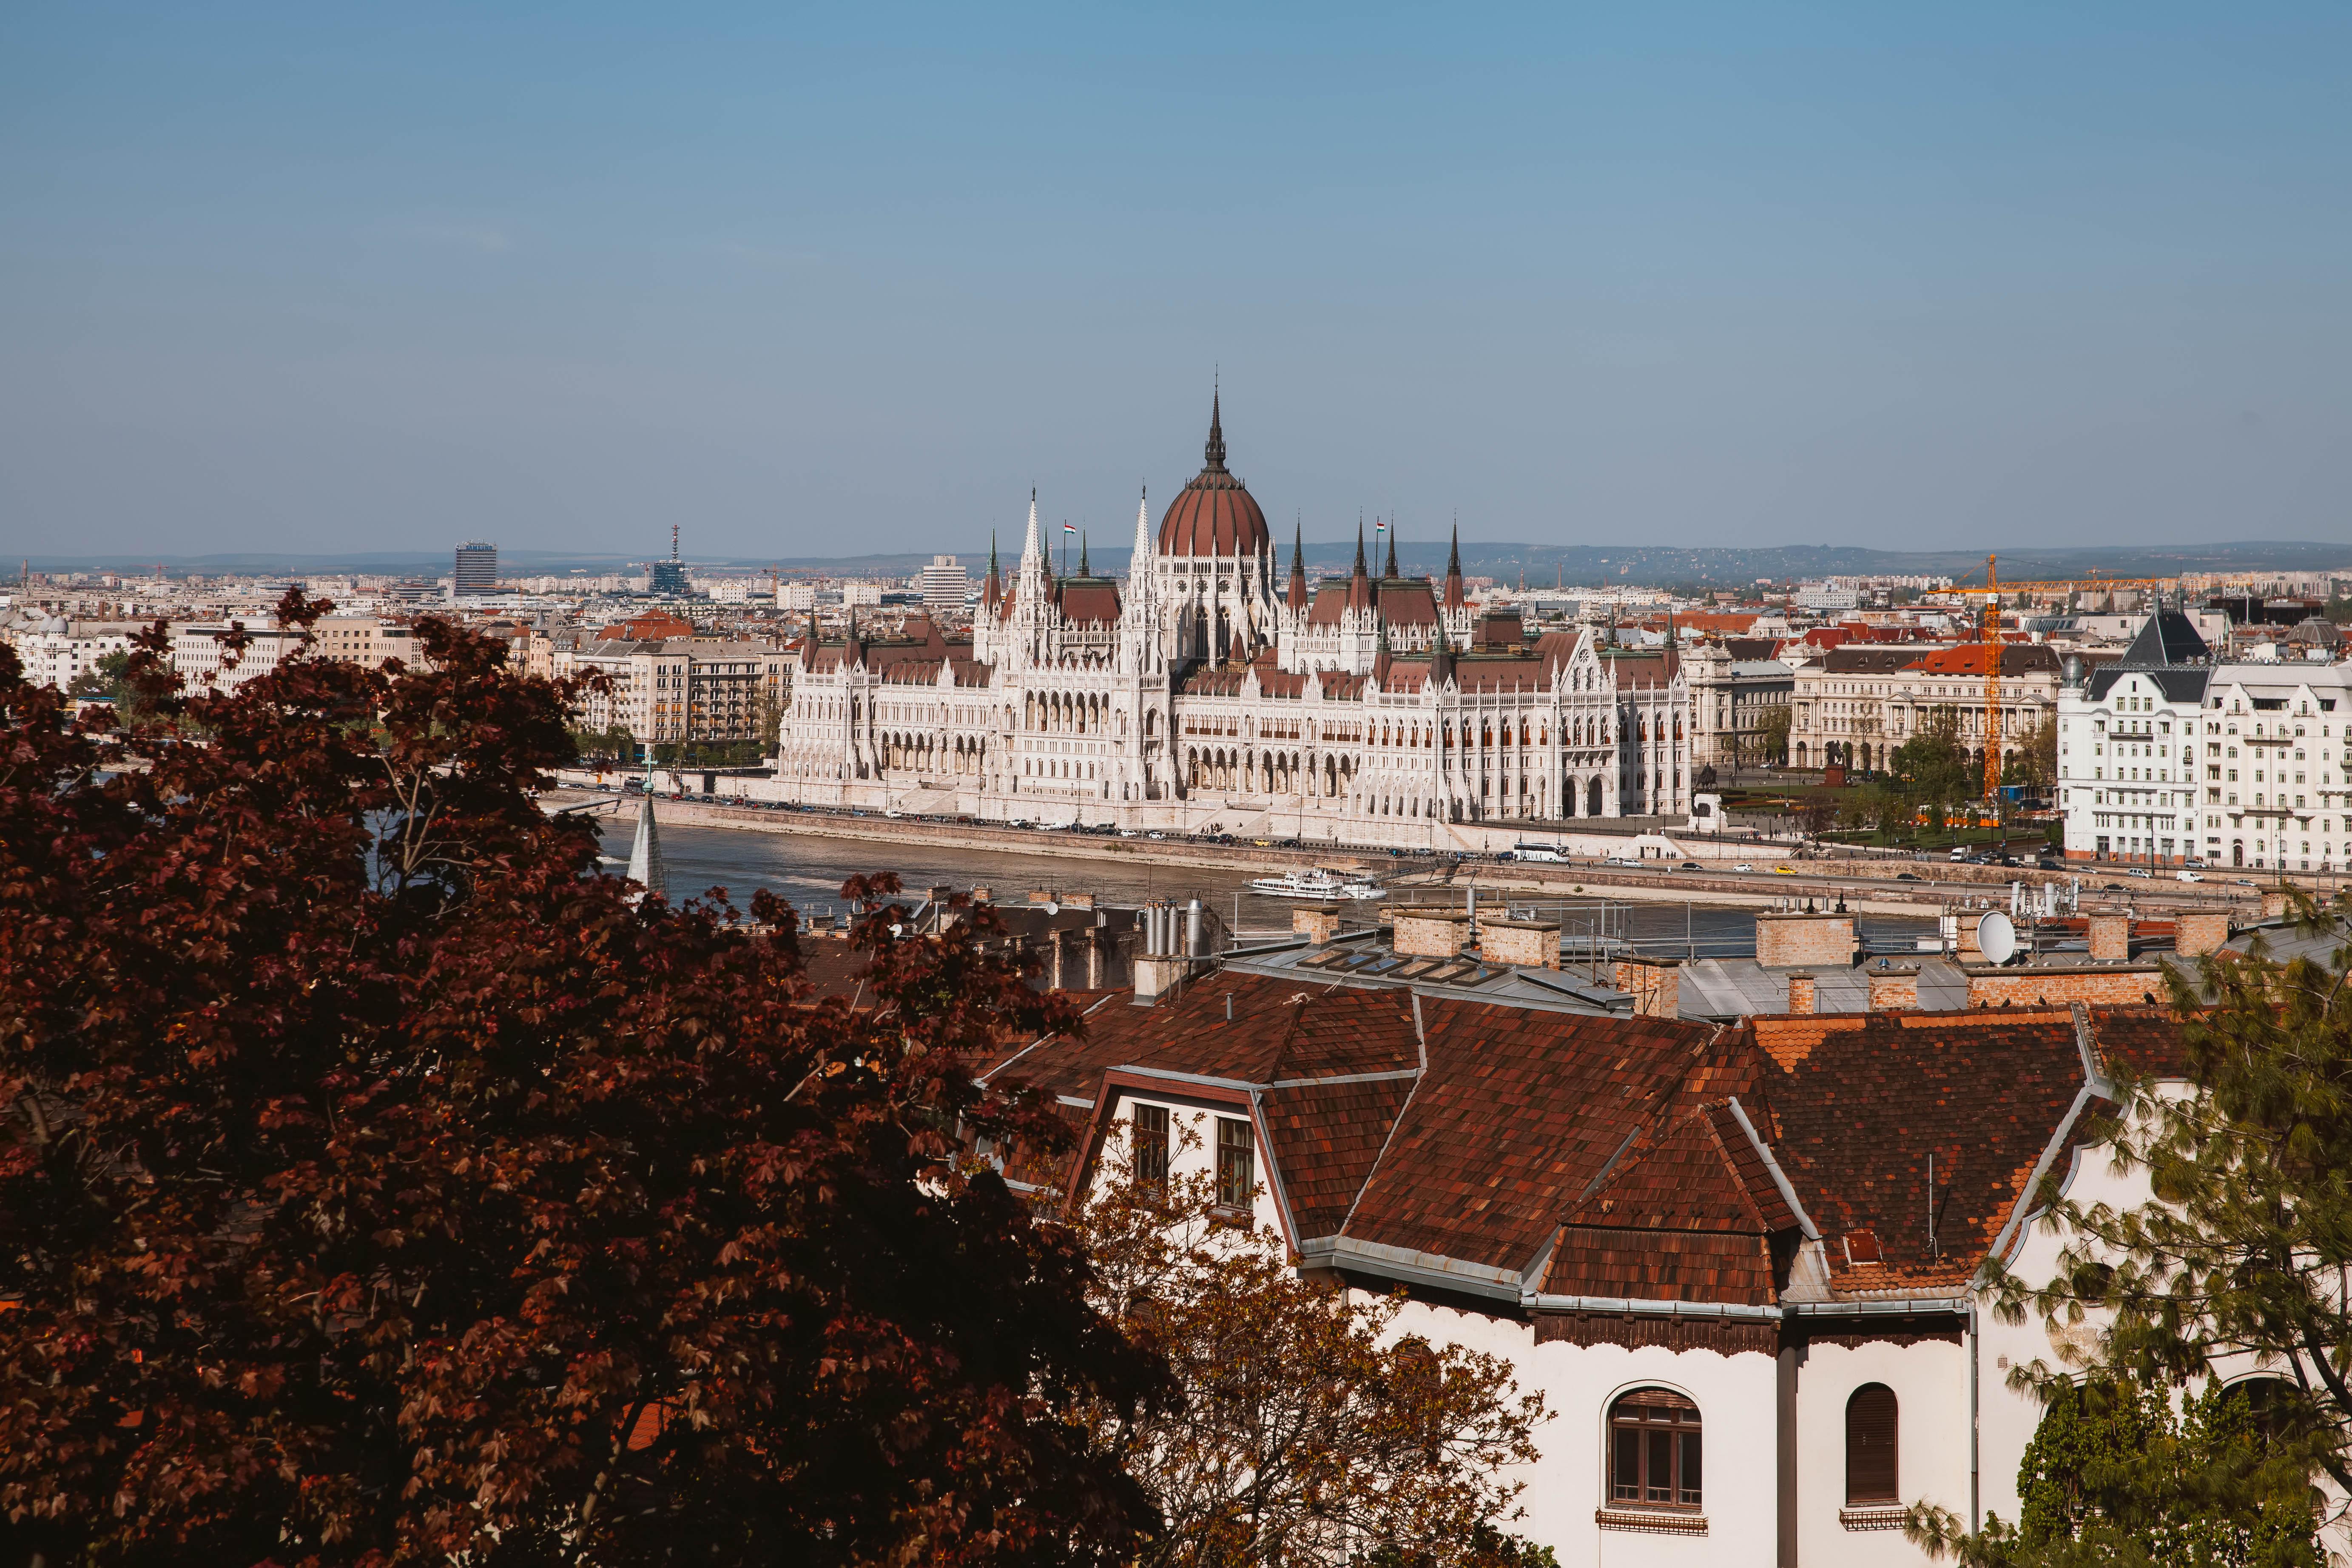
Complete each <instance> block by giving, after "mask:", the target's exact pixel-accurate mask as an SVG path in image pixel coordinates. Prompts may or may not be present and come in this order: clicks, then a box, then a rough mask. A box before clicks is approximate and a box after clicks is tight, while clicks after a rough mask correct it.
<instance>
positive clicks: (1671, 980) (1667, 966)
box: [1616, 957, 1683, 1018]
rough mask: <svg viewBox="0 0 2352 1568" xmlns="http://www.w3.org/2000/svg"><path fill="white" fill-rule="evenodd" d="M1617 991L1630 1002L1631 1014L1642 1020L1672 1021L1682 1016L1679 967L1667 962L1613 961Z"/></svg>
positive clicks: (1679, 965)
mask: <svg viewBox="0 0 2352 1568" xmlns="http://www.w3.org/2000/svg"><path fill="white" fill-rule="evenodd" d="M1616 979H1617V989H1618V990H1620V991H1622V992H1625V993H1627V994H1630V995H1632V997H1633V1011H1634V1013H1635V1014H1636V1015H1637V1016H1641V1017H1644V1018H1675V1017H1679V1016H1681V1015H1682V989H1683V967H1682V965H1681V964H1680V963H1677V962H1676V961H1675V960H1674V959H1671V958H1637V957H1627V958H1621V959H1619V960H1618V961H1617V974H1616Z"/></svg>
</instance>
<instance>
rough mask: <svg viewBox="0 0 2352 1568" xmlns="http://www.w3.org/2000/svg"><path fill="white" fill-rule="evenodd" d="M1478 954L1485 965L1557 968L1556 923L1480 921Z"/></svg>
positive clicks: (1557, 940)
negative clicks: (1499, 964) (1504, 964)
mask: <svg viewBox="0 0 2352 1568" xmlns="http://www.w3.org/2000/svg"><path fill="white" fill-rule="evenodd" d="M1478 952H1479V953H1480V954H1481V955H1482V956H1484V957H1485V959H1486V962H1487V963H1513V964H1517V965H1518V966H1519V967H1520V968H1522V969H1558V968H1559V922H1558V921H1479V922H1478Z"/></svg>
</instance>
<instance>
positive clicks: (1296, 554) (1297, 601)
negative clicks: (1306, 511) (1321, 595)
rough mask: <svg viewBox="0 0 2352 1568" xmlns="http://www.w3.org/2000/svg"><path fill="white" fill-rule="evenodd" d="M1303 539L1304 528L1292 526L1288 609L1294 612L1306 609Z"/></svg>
mask: <svg viewBox="0 0 2352 1568" xmlns="http://www.w3.org/2000/svg"><path fill="white" fill-rule="evenodd" d="M1305 538H1306V531H1305V529H1304V527H1303V526H1300V525H1293V527H1292V529H1291V533H1290V595H1289V597H1290V607H1291V608H1292V609H1294V610H1303V609H1305V608H1306V607H1307V550H1306V546H1305V544H1304V543H1303V541H1304V540H1305Z"/></svg>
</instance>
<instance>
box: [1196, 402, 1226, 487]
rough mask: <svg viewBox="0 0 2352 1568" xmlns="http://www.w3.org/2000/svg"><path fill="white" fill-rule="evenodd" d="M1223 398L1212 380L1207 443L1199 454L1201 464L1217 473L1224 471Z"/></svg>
mask: <svg viewBox="0 0 2352 1568" xmlns="http://www.w3.org/2000/svg"><path fill="white" fill-rule="evenodd" d="M1222 402H1223V390H1222V389H1221V388H1220V387H1218V386H1217V385H1216V384H1215V383H1214V382H1212V383H1211V384H1210V389H1209V444H1208V445H1207V446H1206V447H1203V448H1202V452H1201V456H1202V458H1203V459H1204V461H1203V462H1202V465H1201V466H1202V468H1207V469H1208V470H1209V471H1210V472H1212V473H1218V474H1222V473H1223V472H1224V471H1225V420H1224V413H1223V408H1222V407H1221V406H1220V404H1221V403H1222Z"/></svg>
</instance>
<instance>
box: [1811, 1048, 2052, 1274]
mask: <svg viewBox="0 0 2352 1568" xmlns="http://www.w3.org/2000/svg"><path fill="white" fill-rule="evenodd" d="M1840 1021H1841V1022H1843V1020H1840ZM1858 1023H1859V1026H1858V1027H1848V1028H1839V1029H1830V1030H1823V1031H1822V1032H1821V1033H1820V1034H1819V1036H1818V1037H1817V1038H1816V1040H1815V1043H1814V1044H1813V1045H1812V1047H1811V1049H1810V1050H1809V1051H1808V1052H1806V1053H1804V1054H1803V1055H1802V1056H1801V1057H1799V1058H1797V1059H1795V1060H1794V1062H1793V1063H1792V1065H1791V1066H1790V1067H1789V1068H1787V1069H1786V1070H1785V1072H1784V1075H1783V1077H1782V1078H1781V1079H1780V1081H1779V1082H1778V1083H1776V1084H1774V1085H1772V1086H1771V1089H1770V1094H1771V1100H1772V1106H1773V1110H1774V1113H1775V1118H1776V1121H1777V1122H1778V1125H1779V1135H1778V1137H1777V1138H1776V1139H1775V1140H1774V1142H1773V1157H1774V1158H1775V1159H1776V1160H1778V1161H1779V1162H1780V1168H1781V1170H1782V1171H1783V1172H1785V1173H1787V1174H1788V1176H1789V1179H1790V1183H1791V1184H1793V1185H1794V1186H1795V1188H1796V1190H1797V1198H1798V1201H1799V1203H1801V1205H1803V1206H1804V1209H1805V1212H1806V1213H1807V1214H1808V1215H1811V1218H1812V1220H1813V1222H1814V1224H1815V1225H1817V1226H1820V1228H1821V1231H1822V1238H1823V1240H1824V1241H1825V1242H1826V1243H1827V1244H1828V1252H1829V1261H1830V1268H1831V1279H1832V1284H1833V1285H1834V1286H1836V1287H1837V1288H1838V1289H1897V1288H1907V1289H1916V1288H1923V1287H1924V1288H1932V1289H1956V1288H1958V1287H1959V1286H1961V1285H1963V1284H1965V1283H1966V1281H1967V1280H1968V1279H1969V1276H1971V1275H1972V1274H1973V1273H1974V1272H1975V1270H1976V1268H1977V1266H1978V1265H1979V1263H1980V1262H1981V1261H1982V1260H1983V1258H1984V1256H1985V1253H1986V1251H1987V1249H1988V1248H1990V1246H1991V1244H1992V1242H1993V1239H1994V1237H1996V1235H1997V1234H1998V1233H1999V1231H2000V1227H2001V1226H2002V1225H2003V1224H2005V1223H2006V1222H2007V1221H2008V1218H2009V1215H2010V1214H2011V1210H2012V1209H2013V1208H2014V1206H2015V1205H2016V1202H2017V1199H2018V1196H2019V1194H2021V1193H2022V1192H2023V1191H2024V1190H2025V1185H2026V1184H2027V1182H2028V1181H2029V1180H2030V1179H2031V1177H2032V1170H2033V1166H2034V1163H2035V1162H2036V1161H2037V1160H2039V1159H2040V1157H2041V1155H2042V1150H2043V1149H2044V1148H2046V1147H2047V1146H2048V1144H2049V1142H2050V1139H2051V1135H2052V1134H2053V1132H2054V1131H2056V1129H2057V1128H2058V1126H2059V1125H2060V1123H2061V1122H2062V1121H2063V1120H2064V1118H2065V1116H2066V1114H2067V1112H2068V1111H2069V1110H2071V1109H2072V1108H2073V1105H2074V1098H2075V1095H2076V1094H2077V1092H2078V1091H2079V1090H2080V1089H2082V1087H2083V1083H2084V1076H2083V1060H2082V1055H2081V1052H2080V1051H2079V1049H2078V1048H2077V1047H2076V1044H2075V1038H2074V1016H2073V1014H2072V1013H2071V1012H2066V1011H2050V1010H2036V1011H2031V1012H2029V1011H2016V1012H2005V1013H1998V1014H1995V1013H1988V1012H1986V1011H1984V1010H1982V1009H1979V1010H1977V1011H1975V1012H1972V1013H1940V1014H1934V1013H1896V1014H1885V1013H1874V1014H1869V1015H1865V1016H1863V1017H1861V1018H1860V1019H1859V1020H1858ZM1930 1154H1933V1155H1934V1157H1935V1163H1936V1190H1935V1211H1936V1219H1935V1226H1936V1242H1937V1245H1936V1247H1935V1248H1934V1249H1933V1250H1931V1249H1930V1247H1929V1244H1928V1229H1927V1226H1928V1217H1927V1216H1928V1189H1927V1163H1928V1157H1929V1155H1930ZM1864 1232H1866V1233H1868V1234H1869V1236H1870V1237H1871V1238H1872V1239H1873V1240H1874V1242H1875V1243H1876V1245H1877V1247H1878V1249H1879V1252H1880V1254H1881V1256H1882V1258H1884V1265H1883V1267H1882V1268H1878V1269H1874V1270H1870V1271H1869V1272H1868V1273H1867V1275H1866V1276H1858V1275H1857V1271H1856V1270H1855V1269H1853V1268H1852V1267H1851V1266H1850V1265H1849V1263H1848V1261H1847V1257H1846V1249H1845V1247H1843V1245H1842V1240H1843V1237H1846V1236H1847V1235H1850V1234H1854V1233H1864Z"/></svg>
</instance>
